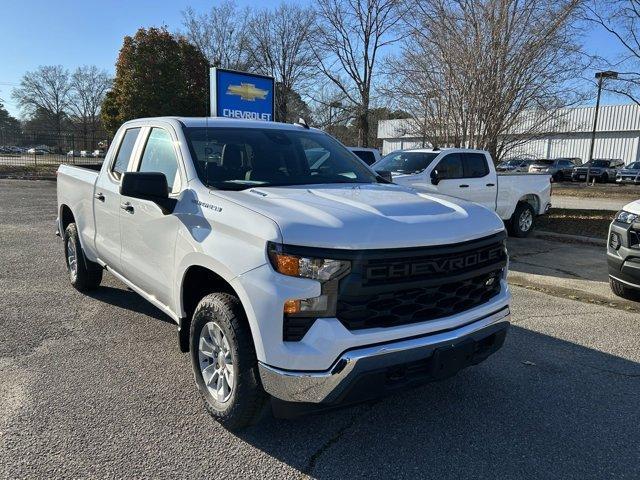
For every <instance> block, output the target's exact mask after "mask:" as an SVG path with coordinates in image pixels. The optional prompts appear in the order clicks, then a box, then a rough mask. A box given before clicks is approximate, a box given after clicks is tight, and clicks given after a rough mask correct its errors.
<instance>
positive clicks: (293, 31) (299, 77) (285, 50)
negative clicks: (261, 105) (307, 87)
mask: <svg viewBox="0 0 640 480" xmlns="http://www.w3.org/2000/svg"><path fill="white" fill-rule="evenodd" d="M314 31H315V13H314V12H313V10H310V9H309V8H303V7H300V6H298V5H294V4H290V3H281V4H280V6H278V7H277V8H275V9H274V10H267V9H265V10H262V11H260V12H258V13H257V14H255V15H254V16H253V18H252V19H251V22H250V24H249V33H250V35H249V38H250V39H251V48H250V52H251V54H250V61H251V64H252V68H253V70H255V71H257V72H259V73H262V74H265V75H270V76H272V77H274V78H275V81H276V83H277V84H278V87H279V88H278V93H279V95H276V99H275V100H276V111H275V117H276V120H279V121H282V122H286V121H289V120H291V118H290V115H289V114H290V113H295V112H289V104H290V103H291V97H292V95H295V92H296V91H297V90H300V88H301V87H302V85H303V83H304V82H305V81H307V80H309V79H310V78H311V76H312V75H313V73H314V72H315V71H316V69H315V66H316V62H315V57H314V55H313V53H312V51H311V47H310V40H311V39H312V37H313V36H314ZM296 119H297V118H296Z"/></svg>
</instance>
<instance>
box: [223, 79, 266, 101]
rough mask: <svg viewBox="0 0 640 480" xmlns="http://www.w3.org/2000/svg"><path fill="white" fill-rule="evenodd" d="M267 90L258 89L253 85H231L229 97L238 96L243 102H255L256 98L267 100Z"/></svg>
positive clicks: (228, 89)
mask: <svg viewBox="0 0 640 480" xmlns="http://www.w3.org/2000/svg"><path fill="white" fill-rule="evenodd" d="M268 93H269V92H268V91H267V90H262V89H261V88H256V86H255V85H254V84H253V83H241V84H240V85H229V87H228V88H227V95H238V96H239V97H240V98H241V99H242V100H248V101H249V102H255V100H256V98H259V99H260V100H264V99H265V98H267V94H268Z"/></svg>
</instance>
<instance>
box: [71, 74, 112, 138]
mask: <svg viewBox="0 0 640 480" xmlns="http://www.w3.org/2000/svg"><path fill="white" fill-rule="evenodd" d="M111 82H112V79H111V76H110V75H109V74H108V73H107V72H106V71H105V70H100V69H99V68H98V67H96V66H95V65H91V66H88V65H85V66H83V67H78V68H77V69H76V71H75V72H74V73H73V75H72V76H71V90H70V98H69V106H70V109H71V111H72V112H73V114H74V115H75V116H76V117H77V119H78V121H79V123H80V128H81V130H82V134H83V137H84V138H85V139H86V138H87V136H88V134H89V133H91V140H92V142H91V143H92V145H93V144H94V143H95V133H96V130H97V129H98V125H99V122H100V106H101V105H102V102H103V100H104V97H105V95H106V93H107V90H109V88H110V87H111Z"/></svg>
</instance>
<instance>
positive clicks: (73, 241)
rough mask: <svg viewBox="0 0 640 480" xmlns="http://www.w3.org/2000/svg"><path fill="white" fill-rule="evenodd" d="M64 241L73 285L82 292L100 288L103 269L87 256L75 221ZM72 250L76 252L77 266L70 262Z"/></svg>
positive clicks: (65, 255) (66, 233) (69, 226)
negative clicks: (73, 266)
mask: <svg viewBox="0 0 640 480" xmlns="http://www.w3.org/2000/svg"><path fill="white" fill-rule="evenodd" d="M63 243H64V260H65V264H66V266H67V272H68V273H69V280H70V281H71V285H73V287H74V288H75V289H76V290H78V291H80V292H88V291H91V290H95V289H96V288H98V287H99V286H100V282H101V281H102V270H103V269H102V267H101V266H100V265H98V264H97V263H95V262H92V261H91V260H88V259H87V258H86V257H85V255H84V251H83V250H82V246H81V245H80V238H79V237H78V229H77V227H76V224H75V223H70V224H69V225H68V226H67V228H66V229H65V231H64V242H63ZM71 251H73V252H74V254H75V268H72V265H71V264H70V261H71V256H70V252H71Z"/></svg>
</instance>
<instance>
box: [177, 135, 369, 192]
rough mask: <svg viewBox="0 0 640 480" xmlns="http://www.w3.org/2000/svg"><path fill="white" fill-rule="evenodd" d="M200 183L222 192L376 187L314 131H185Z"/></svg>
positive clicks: (346, 156) (355, 164) (350, 156)
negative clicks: (318, 186) (316, 186)
mask: <svg viewBox="0 0 640 480" xmlns="http://www.w3.org/2000/svg"><path fill="white" fill-rule="evenodd" d="M185 135H186V137H187V139H188V143H189V150H190V151H191V156H192V158H193V160H194V162H195V166H196V170H197V172H198V177H199V178H200V180H201V181H202V182H203V183H205V184H206V185H208V186H210V187H214V188H217V189H222V190H243V189H245V188H250V187H254V186H265V187H268V186H283V185H311V184H326V183H376V182H377V181H378V180H377V177H376V176H375V174H374V173H373V172H371V170H369V169H368V168H367V167H366V166H364V165H363V164H362V162H361V161H359V160H358V159H357V158H356V157H355V156H354V155H353V154H352V153H351V152H349V151H348V150H347V149H346V148H345V147H343V146H342V145H341V144H340V143H338V142H337V141H336V140H335V139H333V138H332V137H330V136H329V135H326V134H324V133H321V132H317V131H314V130H301V131H295V130H284V129H282V130H276V129H271V128H216V127H208V128H185Z"/></svg>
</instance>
